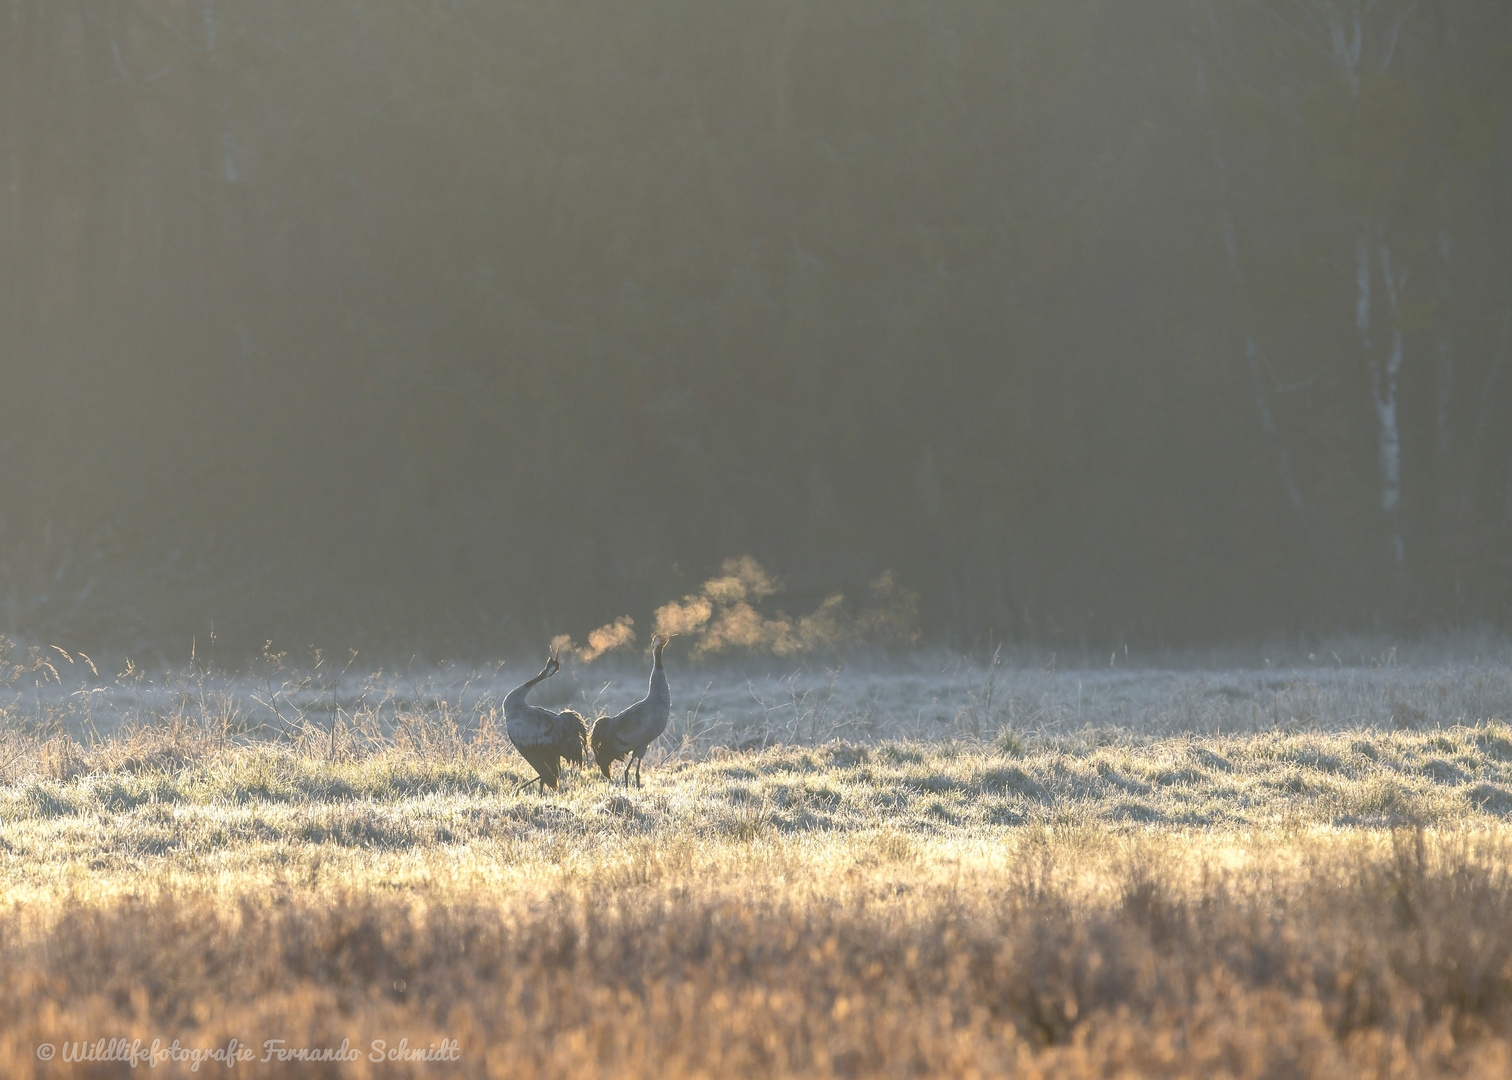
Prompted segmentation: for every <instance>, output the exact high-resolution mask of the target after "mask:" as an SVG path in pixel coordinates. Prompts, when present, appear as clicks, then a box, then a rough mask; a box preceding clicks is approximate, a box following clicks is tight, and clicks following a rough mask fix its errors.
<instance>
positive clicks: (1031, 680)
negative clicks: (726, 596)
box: [0, 660, 1512, 1077]
mask: <svg viewBox="0 0 1512 1080" xmlns="http://www.w3.org/2000/svg"><path fill="white" fill-rule="evenodd" d="M36 670H37V669H32V671H33V673H35V671H36ZM931 670H933V671H934V674H933V676H930V675H929V672H930V671H931ZM63 674H64V673H63V672H60V673H59V675H60V676H62V675H63ZM717 674H718V673H717V672H713V671H708V672H705V676H706V677H707V679H708V681H709V682H710V683H712V682H713V681H714V676H716V675H717ZM349 677H350V676H347V678H349ZM577 677H578V678H579V679H580V680H581V679H582V678H583V677H584V676H583V673H582V672H579V673H578V676H577ZM641 677H643V676H638V675H636V674H635V673H634V672H629V673H628V674H627V675H626V676H625V678H624V684H623V686H621V685H620V684H618V683H617V684H615V686H611V687H610V688H608V689H607V690H605V691H604V692H603V697H604V698H606V699H609V700H607V701H605V702H604V703H605V704H606V705H611V706H614V705H617V704H622V703H623V702H618V701H616V700H615V699H616V697H620V698H625V699H626V700H628V698H629V697H630V696H633V694H634V693H635V692H637V691H638V689H639V685H638V683H639V679H640V678H641ZM726 677H728V673H726ZM305 678H306V677H305V676H300V677H299V678H297V679H296V678H294V677H292V676H290V677H286V678H285V681H284V683H282V684H271V683H268V682H266V681H265V683H264V685H263V686H262V687H261V688H257V687H251V689H248V687H249V686H250V684H249V683H247V682H246V681H245V679H246V677H243V680H242V681H238V680H230V679H228V680H223V681H222V682H221V683H220V684H215V683H214V682H213V680H211V679H210V677H209V676H208V675H201V676H199V679H200V683H199V687H198V690H197V691H196V690H195V684H194V681H193V679H192V678H190V679H185V678H183V677H166V678H165V677H163V676H155V677H153V678H151V679H149V678H147V677H143V678H142V679H140V680H139V681H138V683H137V684H136V689H135V690H131V689H130V687H129V685H128V686H127V689H124V690H123V689H122V687H121V686H120V685H114V686H112V687H111V688H110V689H109V690H108V691H105V692H102V693H99V694H95V693H91V692H90V688H87V687H86V688H83V690H84V691H85V692H84V693H79V692H78V689H77V688H76V689H75V690H74V691H69V693H67V694H63V693H62V690H63V689H66V683H65V680H64V679H63V678H61V677H59V678H56V679H54V677H53V676H51V675H48V677H47V681H46V683H45V685H33V686H32V687H30V691H31V694H30V697H29V698H28V696H27V695H26V694H20V695H18V696H14V697H13V698H12V699H11V700H10V702H9V704H8V705H7V706H6V709H5V712H4V715H3V717H0V768H3V774H0V866H3V867H4V878H3V880H4V882H5V886H4V896H3V899H4V900H5V907H4V909H3V910H4V912H5V914H4V915H3V916H0V987H3V988H0V992H3V993H4V994H5V995H6V1000H7V1001H10V1002H12V1003H13V1004H14V1008H12V1010H11V1011H10V1012H9V1013H8V1015H7V1017H6V1019H5V1020H4V1021H0V1070H3V1071H4V1072H5V1073H6V1074H7V1075H24V1074H27V1073H29V1072H31V1073H35V1074H36V1075H55V1074H57V1073H59V1072H62V1073H68V1072H70V1071H75V1067H74V1066H67V1067H63V1066H59V1065H58V1064H57V1063H54V1064H53V1065H49V1066H44V1065H43V1064H42V1063H40V1062H39V1061H38V1059H37V1058H36V1055H35V1052H34V1049H35V1046H36V1044H37V1043H38V1042H41V1041H48V1040H51V1041H53V1042H59V1041H60V1040H66V1039H79V1038H97V1037H112V1036H116V1035H121V1036H126V1037H142V1038H144V1039H145V1040H148V1041H150V1039H151V1038H154V1037H160V1038H164V1039H165V1041H167V1040H171V1039H173V1038H179V1039H181V1040H183V1041H184V1043H185V1044H186V1045H189V1044H194V1045H216V1044H221V1045H223V1044H224V1042H225V1041H226V1039H228V1038H231V1037H235V1038H238V1039H241V1040H243V1041H252V1042H254V1044H258V1045H260V1042H261V1040H262V1039H265V1038H283V1039H286V1040H289V1041H290V1043H291V1045H307V1046H316V1047H318V1046H326V1045H331V1046H335V1045H339V1044H340V1042H341V1041H342V1039H343V1038H348V1039H350V1040H351V1041H352V1042H353V1043H355V1044H358V1045H362V1046H367V1045H368V1043H369V1041H370V1040H371V1039H374V1038H385V1039H388V1040H389V1041H394V1040H396V1039H397V1038H400V1037H408V1038H409V1039H410V1041H411V1043H416V1042H419V1043H422V1044H423V1043H425V1042H426V1041H427V1040H430V1041H434V1040H438V1039H441V1038H457V1039H459V1040H460V1042H461V1044H462V1050H463V1059H462V1061H461V1062H459V1063H457V1064H455V1065H451V1066H447V1067H446V1068H447V1069H448V1070H449V1072H448V1074H451V1073H455V1074H459V1075H467V1076H490V1075H508V1076H521V1077H530V1076H581V1075H584V1074H593V1075H603V1076H609V1075H625V1076H638V1075H648V1076H649V1075H656V1076H683V1075H688V1076H692V1075H772V1076H778V1075H782V1076H790V1075H802V1076H834V1075H845V1076H870V1075H877V1076H882V1075H889V1076H891V1075H898V1074H900V1073H903V1072H911V1073H928V1074H958V1075H962V1076H964V1075H968V1074H972V1073H976V1074H979V1075H991V1074H1002V1073H1017V1074H1020V1075H1027V1076H1034V1075H1052V1076H1066V1077H1081V1076H1104V1075H1117V1074H1120V1073H1123V1074H1128V1075H1160V1076H1213V1075H1231V1076H1243V1077H1259V1076H1273V1075H1283V1074H1284V1075H1296V1076H1308V1077H1324V1076H1369V1075H1381V1076H1385V1075H1393V1076H1437V1075H1465V1074H1475V1075H1490V1074H1493V1073H1496V1072H1497V1071H1498V1070H1500V1071H1501V1072H1503V1073H1504V1072H1505V1071H1506V1070H1507V1069H1508V1068H1509V1064H1512V1058H1509V1047H1512V877H1509V872H1508V867H1509V865H1512V821H1509V820H1508V819H1509V816H1512V726H1509V724H1508V717H1509V712H1508V710H1507V709H1506V708H1505V703H1506V691H1507V687H1508V685H1509V677H1508V671H1507V669H1506V668H1504V667H1502V666H1499V665H1497V664H1495V663H1481V664H1479V665H1462V666H1458V667H1455V666H1452V665H1445V666H1441V667H1438V668H1416V669H1410V670H1409V669H1402V668H1396V667H1388V666H1384V665H1383V666H1380V667H1374V668H1360V669H1354V670H1350V669H1342V668H1340V669H1333V670H1331V671H1324V672H1320V673H1318V678H1319V679H1324V680H1325V681H1323V682H1320V681H1318V680H1317V679H1314V678H1312V676H1307V675H1304V674H1303V673H1301V672H1295V671H1294V672H1290V673H1287V674H1284V675H1283V674H1277V673H1275V672H1274V671H1271V670H1267V669H1264V668H1262V669H1260V670H1258V671H1254V670H1251V671H1248V672H1245V671H1238V672H1228V673H1212V672H1203V671H1178V672H1164V671H1162V672H1146V673H1143V674H1135V673H1128V672H1121V671H1119V670H1117V669H1116V668H1115V669H1114V670H1113V671H1112V672H1111V673H1110V672H1107V671H1100V672H1097V673H1095V674H1094V673H1091V672H1086V671H1084V672H1082V673H1081V674H1079V675H1078V674H1076V673H1071V674H1069V675H1068V674H1065V673H1056V672H1051V671H1047V670H1043V669H1034V670H1032V671H1025V670H1022V669H1014V668H1009V667H1008V666H1007V665H1004V666H1002V667H999V668H994V667H992V666H978V667H976V668H969V667H967V666H957V667H956V668H955V669H951V668H950V667H949V666H948V665H935V666H933V667H932V666H931V663H926V662H925V661H924V660H917V661H915V662H914V666H912V667H905V668H904V669H901V670H900V669H898V668H894V669H891V670H889V671H886V672H882V673H868V672H866V671H862V672H858V673H853V674H846V673H840V674H833V673H827V672H823V671H820V672H816V673H812V674H809V675H803V676H802V677H801V678H800V677H794V676H784V677H782V678H774V679H771V680H768V682H766V683H764V684H763V683H758V681H757V680H756V679H755V678H754V677H752V678H751V680H750V683H749V685H740V686H736V687H733V688H732V687H731V686H728V685H725V686H723V687H722V688H720V689H719V690H718V691H717V692H716V689H715V688H714V687H713V686H712V685H711V686H710V688H709V689H708V690H707V691H704V692H701V694H702V703H701V704H700V703H699V699H698V698H697V697H695V696H694V692H693V688H690V687H689V686H688V685H687V683H688V681H691V675H690V674H689V673H686V672H685V673H683V674H677V673H676V672H675V671H674V683H673V685H674V694H677V695H678V703H679V707H680V709H681V710H682V711H681V712H680V713H679V714H678V716H677V717H676V719H675V722H674V725H673V729H672V731H671V732H669V735H668V737H666V738H665V739H664V741H663V744H662V745H661V747H660V748H659V752H657V753H654V754H653V755H652V757H651V758H649V759H648V765H647V767H646V769H645V771H644V774H645V778H646V786H645V787H644V788H643V789H638V790H637V789H633V788H632V789H631V790H629V791H628V792H627V791H625V790H623V789H620V788H615V789H611V787H610V785H609V784H608V783H607V782H606V781H604V780H603V779H602V777H599V776H597V775H596V774H586V773H577V772H571V773H569V774H568V775H567V776H566V777H565V779H564V782H563V785H562V790H561V791H560V792H558V793H555V794H547V795H545V796H540V795H537V794H535V793H534V792H533V791H531V792H521V791H520V790H519V788H520V785H521V783H522V782H523V781H525V780H526V779H528V772H527V766H526V765H525V764H524V762H523V761H522V760H521V759H520V758H519V756H518V755H517V754H516V753H515V752H514V750H513V749H512V748H511V747H509V745H508V743H507V741H506V740H505V739H504V737H503V733H502V730H501V726H500V724H499V723H498V717H497V697H496V696H494V695H495V693H496V689H495V687H496V685H506V686H507V685H509V684H512V679H511V678H508V677H506V676H505V675H502V674H501V675H500V676H498V677H497V678H496V679H495V682H493V683H490V682H489V681H488V680H486V679H481V678H473V679H472V680H471V681H470V682H469V681H468V680H465V679H464V680H461V681H458V680H456V679H453V678H452V676H450V675H447V674H446V673H444V672H442V673H436V672H432V673H430V674H429V675H427V676H426V679H425V680H411V682H410V684H409V685H408V687H407V688H406V687H405V686H402V685H400V683H399V681H397V680H396V681H383V680H378V679H376V677H366V678H365V685H366V686H367V687H368V689H367V690H362V689H361V687H360V686H358V687H355V688H346V689H344V688H343V687H344V684H343V683H342V681H341V680H340V679H331V680H328V681H326V682H325V683H321V682H320V681H319V679H318V678H309V679H308V681H306V682H305V683H304V685H299V684H300V680H301V679H305ZM929 678H934V679H935V682H933V683H929V682H928V679H929ZM175 679H177V681H176V682H175ZM1282 679H1284V680H1288V681H1287V682H1286V683H1285V684H1283V685H1271V684H1272V683H1273V682H1274V681H1275V680H1282ZM805 680H807V681H805ZM952 680H955V681H954V682H952ZM1326 680H1331V681H1326ZM731 681H733V680H731ZM149 684H152V685H149ZM217 685H218V686H219V689H217V688H216V686H217ZM783 686H786V688H787V697H786V699H785V700H778V699H777V698H776V696H775V694H774V693H771V692H769V691H772V688H773V687H779V688H780V687H783ZM910 686H911V687H913V689H909V687H910ZM427 687H429V689H427ZM1077 687H1080V694H1081V700H1080V705H1079V706H1078V705H1077V704H1076V702H1075V699H1074V698H1073V697H1071V696H1070V695H1072V694H1075V693H1076V692H1077ZM238 688H239V689H238ZM601 688H602V687H601V684H600V686H599V687H594V688H593V693H594V694H598V693H599V692H600V689H601ZM889 688H893V689H896V690H897V694H898V697H897V698H896V699H894V698H890V697H888V694H889V693H890V690H889ZM349 689H350V690H351V692H350V693H349V692H348V690H349ZM254 690H255V691H256V693H255V696H253V697H250V698H248V699H247V700H250V701H251V702H252V704H251V705H250V706H245V702H243V701H242V699H241V698H239V697H237V696H236V694H240V693H242V692H243V691H245V692H247V693H249V694H251V693H252V692H253V691H254ZM582 690H583V686H582V685H577V686H576V687H575V686H574V685H573V684H572V683H571V682H569V681H567V680H564V681H563V685H562V686H561V687H559V688H557V690H556V693H557V694H558V698H559V700H560V702H561V703H566V702H567V701H568V700H576V701H578V702H579V703H582V701H583V694H582ZM44 691H45V692H44ZM128 691H129V693H131V694H135V695H137V696H136V697H134V698H130V697H128V696H126V695H127V694H128ZM232 691H234V693H233V692H232ZM910 694H912V695H913V697H911V698H910V697H909V695H910ZM49 695H51V696H49ZM75 695H77V696H75ZM363 695H368V696H366V697H364V696H363ZM742 695H743V696H742ZM1245 695H1250V696H1248V697H1246V696H1245ZM1265 695H1270V696H1269V697H1266V696H1265ZM107 698H109V699H111V700H113V701H115V702H116V704H115V705H110V706H108V707H107V706H106V704H105V703H104V699H107ZM543 700H547V701H549V700H551V699H550V698H549V697H548V696H545V695H543ZM920 701H924V702H925V703H926V704H927V708H928V709H934V710H936V712H934V713H927V712H926V711H925V706H921V705H920V704H919V702H920ZM239 702H240V703H239ZM711 702H712V703H713V704H712V706H711ZM742 702H744V703H742ZM930 702H932V704H929V703H930ZM259 708H261V709H263V710H264V711H265V712H266V713H267V715H268V718H269V719H268V720H267V721H266V722H265V721H263V720H256V719H255V718H254V717H255V710H256V709H259ZM1246 709H1247V710H1248V713H1247V715H1248V717H1249V718H1248V721H1246V722H1240V721H1241V720H1242V719H1243V717H1244V715H1246V713H1245V710H1246ZM1073 710H1076V711H1074V712H1073ZM1257 710H1258V711H1257ZM1308 710H1311V711H1308ZM590 711H591V709H590ZM1272 714H1273V715H1272ZM1267 718H1269V719H1267ZM238 1068H239V1069H241V1066H238ZM438 1068H440V1067H439V1066H437V1065H434V1064H431V1065H413V1066H406V1065H398V1064H393V1065H384V1066H383V1067H382V1068H381V1069H377V1068H375V1067H374V1066H373V1065H372V1063H369V1062H364V1063H361V1064H349V1065H343V1066H341V1067H340V1069H339V1070H335V1071H330V1070H328V1072H329V1075H338V1076H342V1075H354V1076H355V1075H364V1074H365V1073H364V1070H371V1071H375V1072H379V1073H382V1072H384V1071H387V1072H393V1073H402V1074H407V1075H417V1076H418V1075H435V1074H436V1070H437V1069H438ZM49 1070H50V1071H49ZM77 1071H78V1072H79V1073H81V1074H82V1072H83V1070H82V1068H79V1069H77ZM244 1071H254V1072H255V1071H257V1070H256V1068H252V1069H249V1070H244ZM268 1074H269V1075H274V1074H275V1073H274V1072H272V1071H269V1073H268ZM312 1075H313V1073H312Z"/></svg>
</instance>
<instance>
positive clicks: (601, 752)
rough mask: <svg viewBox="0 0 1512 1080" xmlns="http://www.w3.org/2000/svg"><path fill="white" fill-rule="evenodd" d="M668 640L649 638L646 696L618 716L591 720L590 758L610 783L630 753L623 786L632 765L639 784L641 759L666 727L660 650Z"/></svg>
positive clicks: (668, 709) (668, 694)
mask: <svg viewBox="0 0 1512 1080" xmlns="http://www.w3.org/2000/svg"><path fill="white" fill-rule="evenodd" d="M666 644H667V639H666V638H664V637H662V635H660V634H657V635H656V636H655V637H653V638H652V639H651V652H652V655H653V657H654V660H653V661H652V666H651V686H650V688H649V689H647V690H646V696H645V697H643V698H642V699H641V700H639V701H637V702H636V703H635V704H634V705H631V706H630V707H629V708H628V709H626V710H625V711H624V712H622V713H620V714H619V715H618V716H601V717H599V718H598V719H597V720H595V721H594V722H593V734H592V735H590V736H589V737H588V742H589V745H590V746H592V748H593V758H594V760H595V761H597V762H598V767H599V768H600V769H602V770H603V772H604V775H605V776H607V777H608V778H609V782H610V783H611V784H612V783H613V782H614V774H613V773H611V772H610V771H609V770H610V766H612V765H613V764H614V763H615V762H616V761H618V760H619V759H620V758H622V757H625V755H627V754H628V755H629V760H628V761H626V762H625V786H626V787H627V788H628V787H629V786H630V766H631V765H632V764H633V765H634V766H635V786H636V787H640V786H641V775H640V771H641V758H643V757H645V756H646V749H647V748H648V747H649V746H650V745H651V744H652V743H653V742H655V741H656V738H657V736H658V735H660V734H661V733H662V732H663V731H666V730H667V717H669V716H671V715H672V691H671V690H670V689H668V687H667V672H666V670H665V669H663V668H662V649H663V648H664V647H665V646H666Z"/></svg>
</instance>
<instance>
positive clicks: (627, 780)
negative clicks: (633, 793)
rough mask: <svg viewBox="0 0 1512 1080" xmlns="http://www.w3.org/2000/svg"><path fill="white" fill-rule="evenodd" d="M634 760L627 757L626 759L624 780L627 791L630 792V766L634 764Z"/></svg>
mask: <svg viewBox="0 0 1512 1080" xmlns="http://www.w3.org/2000/svg"><path fill="white" fill-rule="evenodd" d="M634 760H635V759H634V758H633V757H627V758H626V759H625V775H624V777H623V778H622V779H623V780H624V781H625V790H626V791H629V790H630V765H631V764H632V763H633V762H634Z"/></svg>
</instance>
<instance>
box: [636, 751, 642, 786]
mask: <svg viewBox="0 0 1512 1080" xmlns="http://www.w3.org/2000/svg"><path fill="white" fill-rule="evenodd" d="M640 766H641V755H639V754H636V755H635V786H636V787H637V788H638V787H640V786H641V779H640Z"/></svg>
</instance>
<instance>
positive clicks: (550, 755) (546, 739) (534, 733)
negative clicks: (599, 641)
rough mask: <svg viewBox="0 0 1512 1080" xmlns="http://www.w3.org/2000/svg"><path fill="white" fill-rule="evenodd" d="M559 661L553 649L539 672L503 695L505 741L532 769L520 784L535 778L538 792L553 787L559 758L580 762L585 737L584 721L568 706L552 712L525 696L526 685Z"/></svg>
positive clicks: (549, 672)
mask: <svg viewBox="0 0 1512 1080" xmlns="http://www.w3.org/2000/svg"><path fill="white" fill-rule="evenodd" d="M561 667H562V663H561V661H560V660H558V659H557V654H556V650H555V649H553V650H552V651H551V652H550V653H549V654H548V655H547V657H546V666H545V667H543V668H542V669H541V673H540V674H539V675H537V676H536V677H535V678H533V679H529V680H527V681H525V682H523V683H521V684H520V685H519V686H517V687H515V688H514V689H513V690H511V691H510V692H509V693H508V694H506V695H505V696H504V730H505V731H506V732H507V733H508V734H509V741H510V742H512V743H514V745H515V749H516V750H518V751H519V752H520V754H521V756H523V757H524V758H525V760H526V761H528V762H530V767H531V768H533V769H535V771H536V779H535V780H528V781H526V782H525V783H524V784H521V785H520V786H521V787H522V788H525V787H529V786H530V785H531V784H534V783H536V782H538V781H539V783H540V785H541V793H542V794H543V795H544V794H545V793H546V789H547V788H550V789H551V790H552V791H555V790H556V788H557V778H558V777H559V776H560V775H561V772H562V759H563V758H566V759H567V760H568V761H571V762H573V763H574V764H577V765H581V764H582V763H583V749H584V744H585V743H586V741H587V737H588V725H587V724H585V723H584V722H583V718H582V717H581V716H579V715H578V714H577V713H575V712H573V711H572V710H571V709H563V710H562V711H561V712H559V713H554V712H552V711H551V710H550V709H542V708H540V707H539V706H536V705H531V704H529V703H528V702H526V700H525V696H526V695H527V694H529V693H530V688H531V687H532V686H534V685H535V684H536V683H538V682H540V681H542V680H543V679H549V678H551V677H552V676H553V675H555V674H556V673H557V672H558V671H559V670H561Z"/></svg>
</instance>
